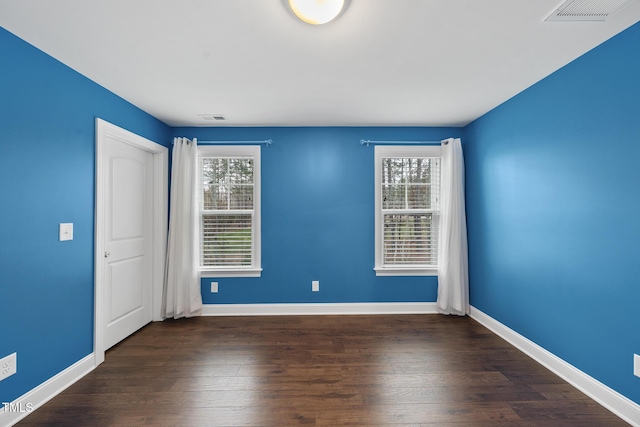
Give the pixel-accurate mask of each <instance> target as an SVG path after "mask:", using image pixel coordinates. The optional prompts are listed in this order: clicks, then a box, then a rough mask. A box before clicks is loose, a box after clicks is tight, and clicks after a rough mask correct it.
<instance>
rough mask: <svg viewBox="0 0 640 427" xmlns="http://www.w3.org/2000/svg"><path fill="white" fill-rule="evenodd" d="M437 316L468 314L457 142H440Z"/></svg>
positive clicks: (460, 159)
mask: <svg viewBox="0 0 640 427" xmlns="http://www.w3.org/2000/svg"><path fill="white" fill-rule="evenodd" d="M441 167H442V182H441V185H442V197H441V206H440V244H439V251H438V256H439V258H440V262H439V267H438V302H437V305H438V312H440V313H442V314H455V315H458V316H464V315H466V314H469V272H468V258H467V220H466V215H465V205H464V158H463V155H462V144H461V143H460V139H459V138H456V139H454V138H450V139H447V140H445V141H442V165H441Z"/></svg>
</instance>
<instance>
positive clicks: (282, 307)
mask: <svg viewBox="0 0 640 427" xmlns="http://www.w3.org/2000/svg"><path fill="white" fill-rule="evenodd" d="M437 312H438V311H437V308H436V303H435V302H372V303H369V302H364V303H319V304H313V303H300V304H205V305H204V306H203V307H202V315H203V316H284V315H292V316H302V315H332V314H333V315H347V314H436V313H437Z"/></svg>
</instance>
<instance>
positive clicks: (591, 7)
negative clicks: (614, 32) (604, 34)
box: [545, 0, 635, 21]
mask: <svg viewBox="0 0 640 427" xmlns="http://www.w3.org/2000/svg"><path fill="white" fill-rule="evenodd" d="M634 1H635V0H567V1H565V2H564V3H562V4H561V5H560V7H558V8H557V9H556V10H555V11H554V12H553V13H552V14H551V15H549V16H547V18H546V19H545V21H605V20H606V19H607V18H608V17H610V16H611V15H613V14H614V13H616V12H618V11H620V10H621V9H622V8H624V7H626V6H628V5H630V4H631V3H633V2H634Z"/></svg>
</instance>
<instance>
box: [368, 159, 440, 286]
mask: <svg viewBox="0 0 640 427" xmlns="http://www.w3.org/2000/svg"><path fill="white" fill-rule="evenodd" d="M434 148H438V147H412V148H406V147H376V149H377V150H376V168H377V170H376V185H377V186H378V188H377V189H376V204H377V206H376V209H377V212H376V226H377V230H376V270H377V271H378V270H385V269H403V268H404V269H408V271H410V272H413V273H415V272H416V269H431V270H435V269H437V266H438V237H439V223H440V157H439V149H438V150H434ZM378 149H379V150H378Z"/></svg>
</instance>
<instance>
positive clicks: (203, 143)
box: [171, 138, 273, 147]
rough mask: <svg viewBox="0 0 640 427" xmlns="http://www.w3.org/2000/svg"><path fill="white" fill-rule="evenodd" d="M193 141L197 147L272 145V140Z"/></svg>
mask: <svg viewBox="0 0 640 427" xmlns="http://www.w3.org/2000/svg"><path fill="white" fill-rule="evenodd" d="M194 139H195V140H197V141H198V145H216V144H221V145H244V144H249V145H265V146H267V147H268V146H270V145H271V144H273V140H272V139H265V140H262V141H200V140H199V139H197V138H194ZM171 145H173V141H171Z"/></svg>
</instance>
